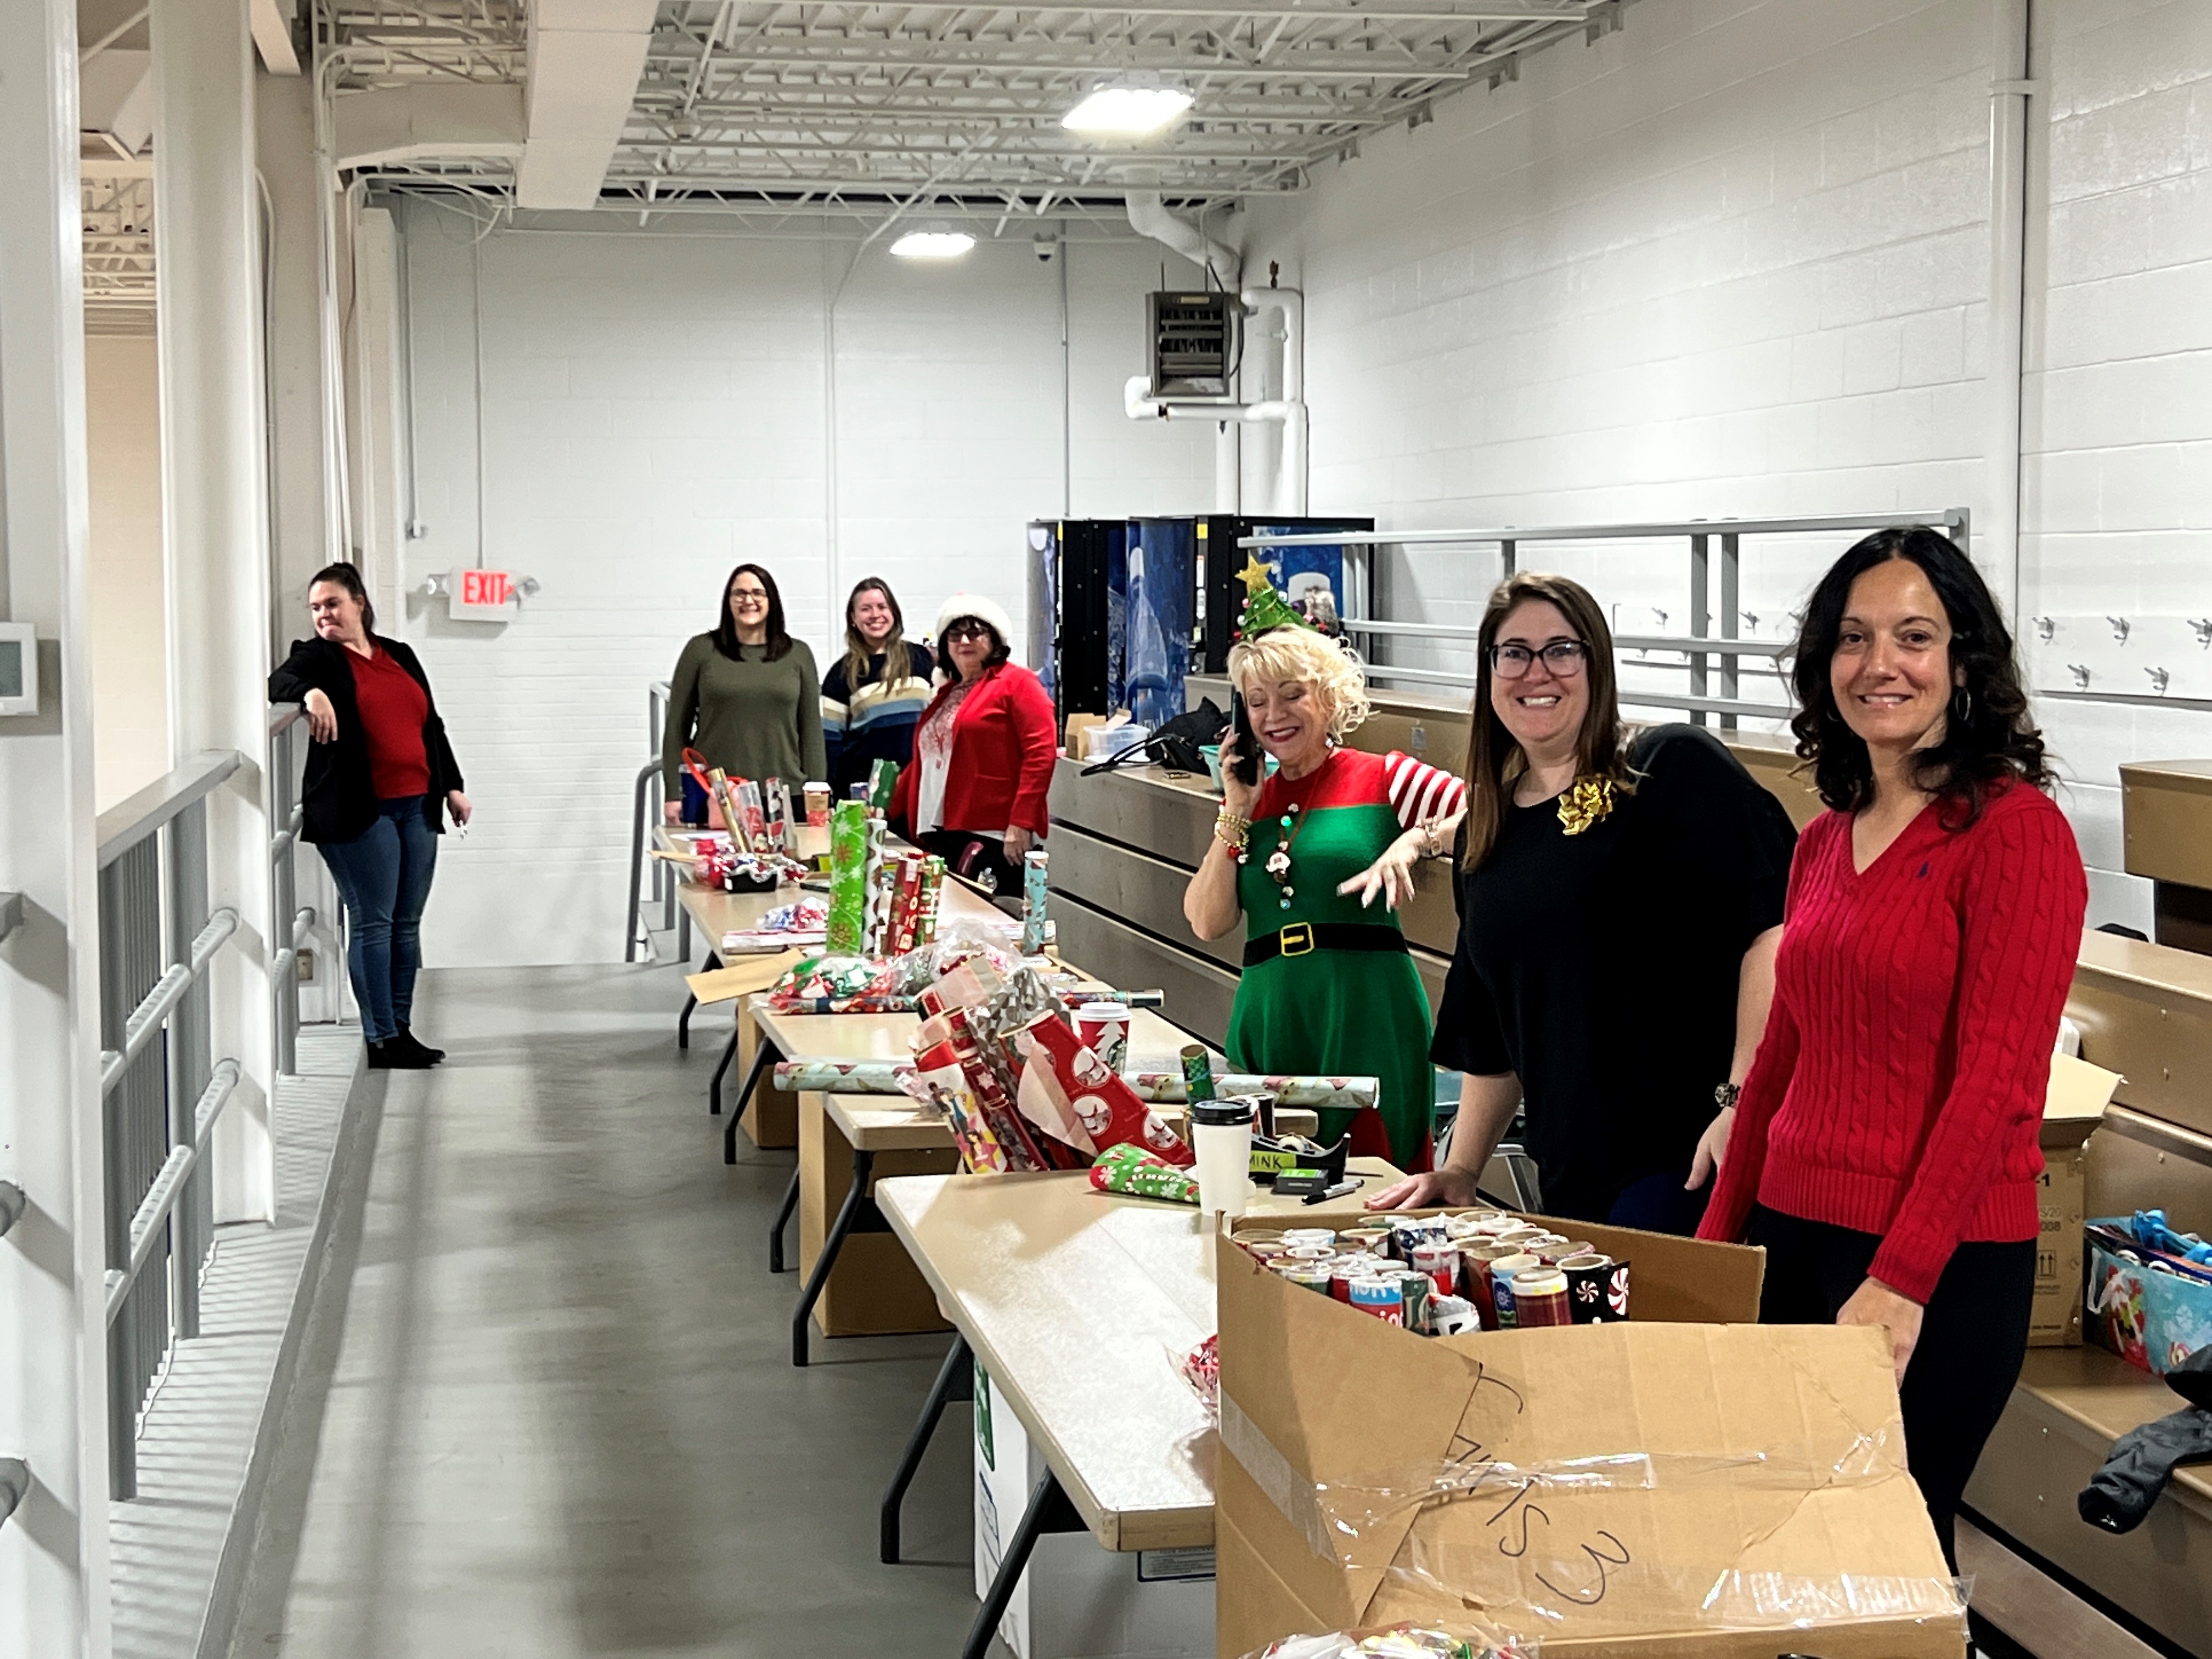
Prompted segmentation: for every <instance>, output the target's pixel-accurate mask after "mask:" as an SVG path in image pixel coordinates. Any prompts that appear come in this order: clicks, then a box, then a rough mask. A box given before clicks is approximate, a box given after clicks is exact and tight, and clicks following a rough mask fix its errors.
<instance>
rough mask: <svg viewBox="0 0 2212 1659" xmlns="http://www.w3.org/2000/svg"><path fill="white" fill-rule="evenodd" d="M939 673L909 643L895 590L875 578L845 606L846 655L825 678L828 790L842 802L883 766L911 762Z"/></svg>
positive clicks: (924, 652)
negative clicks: (933, 678) (916, 732)
mask: <svg viewBox="0 0 2212 1659" xmlns="http://www.w3.org/2000/svg"><path fill="white" fill-rule="evenodd" d="M936 667H937V661H936V659H935V658H933V656H931V654H930V651H929V647H927V646H926V645H918V644H915V643H914V642H913V641H909V640H908V638H907V637H906V618H905V617H904V616H902V614H901V613H900V611H899V602H898V599H897V598H896V595H894V594H893V593H892V592H891V590H890V584H889V583H888V582H886V581H884V579H883V578H882V577H880V576H870V577H868V578H867V579H866V580H863V581H860V582H859V583H857V584H855V585H854V588H853V592H852V594H851V596H850V597H849V598H848V599H846V601H845V654H844V655H843V656H842V657H841V658H839V659H837V661H836V662H835V663H833V664H832V665H830V668H829V672H828V673H827V674H825V675H823V677H822V741H823V744H825V745H826V746H827V747H828V749H829V787H830V789H831V790H832V791H833V792H835V793H836V797H837V799H840V800H842V799H844V798H845V797H846V795H847V794H848V793H850V792H851V789H852V787H853V786H854V784H856V783H865V782H866V781H867V777H868V769H869V768H870V767H872V766H873V765H874V764H875V763H876V762H878V761H879V760H887V761H889V762H890V763H891V764H892V765H894V766H904V765H906V763H908V761H910V760H912V759H913V758H914V728H915V722H916V721H917V720H920V719H921V711H922V708H923V706H924V705H925V704H927V702H929V677H930V675H931V674H932V673H933V671H935V669H936Z"/></svg>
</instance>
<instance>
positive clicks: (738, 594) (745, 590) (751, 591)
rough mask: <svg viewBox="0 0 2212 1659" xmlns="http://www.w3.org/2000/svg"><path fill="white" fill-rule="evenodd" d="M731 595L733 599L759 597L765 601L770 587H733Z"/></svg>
mask: <svg viewBox="0 0 2212 1659" xmlns="http://www.w3.org/2000/svg"><path fill="white" fill-rule="evenodd" d="M730 597H731V598H732V599H759V600H761V601H762V602H763V603H765V602H766V601H767V599H768V589H766V588H765V587H733V588H732V589H731V590H730Z"/></svg>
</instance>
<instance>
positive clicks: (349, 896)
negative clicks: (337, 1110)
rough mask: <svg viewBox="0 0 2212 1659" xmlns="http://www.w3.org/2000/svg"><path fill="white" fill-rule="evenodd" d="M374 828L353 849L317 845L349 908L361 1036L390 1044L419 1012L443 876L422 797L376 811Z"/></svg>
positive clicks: (346, 844)
mask: <svg viewBox="0 0 2212 1659" xmlns="http://www.w3.org/2000/svg"><path fill="white" fill-rule="evenodd" d="M377 807H378V817H377V820H376V822H375V823H372V824H371V825H369V827H368V829H364V830H362V832H361V834H360V835H358V836H355V837H354V838H353V839H352V840H351V841H341V842H327V841H326V842H322V843H320V846H321V849H322V854H323V862H324V863H325V864H327V865H329V866H331V877H332V878H334V879H335V880H336V881H337V884H338V896H339V897H340V898H342V899H343V900H344V901H345V908H346V920H347V922H348V924H349V926H348V927H347V930H346V931H347V934H348V938H347V941H346V972H347V973H348V974H349V975H352V978H353V994H354V998H355V1000H356V1001H358V1002H359V1003H360V1004H361V1024H362V1036H364V1037H366V1038H367V1039H368V1041H369V1042H390V1041H391V1040H392V1038H393V1037H395V1036H398V1035H399V1028H400V1027H401V1026H403V1025H404V1024H407V1017H408V1015H409V1014H410V1013H411V1012H414V1007H415V975H416V970H417V969H420V968H421V967H422V907H423V906H424V905H426V904H428V902H430V878H431V877H432V876H433V875H434V874H435V873H436V872H437V868H438V834H437V831H436V830H435V829H431V828H430V823H429V820H428V819H427V818H425V817H423V816H422V796H420V795H408V796H405V797H404V798H403V799H398V800H385V801H379V802H378V803H377Z"/></svg>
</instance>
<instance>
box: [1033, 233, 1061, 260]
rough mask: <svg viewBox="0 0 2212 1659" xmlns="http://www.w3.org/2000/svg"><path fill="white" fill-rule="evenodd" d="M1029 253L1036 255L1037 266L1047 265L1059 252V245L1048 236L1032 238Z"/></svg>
mask: <svg viewBox="0 0 2212 1659" xmlns="http://www.w3.org/2000/svg"><path fill="white" fill-rule="evenodd" d="M1059 251H1060V244H1059V243H1058V242H1055V241H1054V240H1053V239H1052V238H1051V237H1049V236H1037V237H1032V238H1031V239H1030V252H1033V253H1035V254H1036V257H1037V263H1038V264H1041V265H1048V264H1051V263H1052V256H1053V255H1054V253H1056V252H1059Z"/></svg>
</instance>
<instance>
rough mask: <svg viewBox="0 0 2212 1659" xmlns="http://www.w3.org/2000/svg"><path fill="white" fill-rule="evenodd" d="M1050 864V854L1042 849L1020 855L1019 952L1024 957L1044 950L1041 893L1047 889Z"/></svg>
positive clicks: (1043, 901)
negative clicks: (1020, 939)
mask: <svg viewBox="0 0 2212 1659" xmlns="http://www.w3.org/2000/svg"><path fill="white" fill-rule="evenodd" d="M1051 867H1052V854H1049V853H1047V852H1044V851H1042V850H1038V851H1035V852H1031V853H1028V854H1024V856H1023V858H1022V954H1023V955H1024V956H1025V957H1036V956H1042V955H1043V954H1044V924H1045V903H1046V898H1045V896H1046V894H1047V893H1048V891H1049V890H1050V889H1049V888H1048V886H1047V878H1048V876H1049V874H1050V872H1051Z"/></svg>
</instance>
